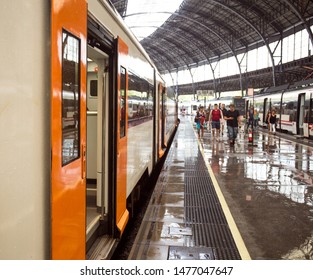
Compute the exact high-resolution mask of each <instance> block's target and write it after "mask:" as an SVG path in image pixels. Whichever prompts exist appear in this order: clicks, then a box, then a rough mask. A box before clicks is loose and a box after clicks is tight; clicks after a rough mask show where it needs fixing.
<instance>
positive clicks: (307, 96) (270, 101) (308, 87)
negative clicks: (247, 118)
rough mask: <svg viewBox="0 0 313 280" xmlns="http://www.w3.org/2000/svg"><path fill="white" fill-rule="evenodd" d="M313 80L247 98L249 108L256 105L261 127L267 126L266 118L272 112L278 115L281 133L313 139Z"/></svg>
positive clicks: (265, 91)
mask: <svg viewBox="0 0 313 280" xmlns="http://www.w3.org/2000/svg"><path fill="white" fill-rule="evenodd" d="M312 82H313V81H312V80H307V81H301V82H298V83H295V84H293V85H289V84H287V85H283V86H280V87H276V88H275V87H273V88H269V89H265V90H263V91H262V92H261V94H256V95H255V96H253V97H248V98H247V108H248V107H249V106H250V105H252V104H253V105H254V108H255V109H257V110H258V111H259V125H260V126H264V127H265V126H267V124H266V118H267V114H268V112H269V111H270V110H275V111H276V115H277V119H278V122H277V128H278V129H279V130H281V131H284V132H287V133H291V134H294V135H298V136H299V137H307V138H312V137H313V86H312Z"/></svg>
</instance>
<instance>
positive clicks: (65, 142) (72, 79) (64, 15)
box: [51, 0, 87, 259]
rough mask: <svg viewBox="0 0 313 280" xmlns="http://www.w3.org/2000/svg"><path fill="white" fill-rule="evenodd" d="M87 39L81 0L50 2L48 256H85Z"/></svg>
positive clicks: (63, 257) (84, 1)
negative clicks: (49, 204)
mask: <svg viewBox="0 0 313 280" xmlns="http://www.w3.org/2000/svg"><path fill="white" fill-rule="evenodd" d="M86 38H87V3H86V0H75V1H59V0H52V1H51V153H52V155H51V219H52V221H51V257H52V259H85V246H86V242H85V239H86V207H85V205H86V203H85V197H86V180H85V177H86V158H85V157H86V155H85V149H86V60H87V57H86Z"/></svg>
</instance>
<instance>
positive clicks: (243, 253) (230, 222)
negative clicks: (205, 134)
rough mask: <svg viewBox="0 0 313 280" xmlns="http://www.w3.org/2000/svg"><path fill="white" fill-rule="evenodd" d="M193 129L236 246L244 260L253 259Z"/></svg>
mask: <svg viewBox="0 0 313 280" xmlns="http://www.w3.org/2000/svg"><path fill="white" fill-rule="evenodd" d="M191 125H192V124H191ZM193 131H194V133H195V135H196V138H197V140H198V146H199V148H200V151H201V154H202V157H203V159H204V162H205V164H206V166H207V168H208V171H209V174H210V176H211V179H212V182H213V186H214V188H215V191H216V194H217V196H218V199H219V201H220V203H221V206H222V209H223V212H224V214H225V217H226V220H227V223H228V226H229V228H230V231H231V233H232V235H233V238H234V240H235V243H236V246H237V248H238V251H239V253H240V256H241V259H243V260H251V257H250V254H249V252H248V249H247V247H246V244H245V242H244V241H243V238H242V236H241V234H240V232H239V229H238V227H237V225H236V223H235V220H234V218H233V215H232V214H231V212H230V210H229V207H228V205H227V202H226V200H225V197H224V195H223V193H222V191H221V188H220V186H219V184H218V182H217V180H216V177H215V175H214V173H213V170H212V168H211V166H210V165H209V163H208V162H207V161H206V160H205V155H204V149H203V147H202V145H201V142H200V140H199V138H198V135H197V134H196V132H195V130H194V129H193Z"/></svg>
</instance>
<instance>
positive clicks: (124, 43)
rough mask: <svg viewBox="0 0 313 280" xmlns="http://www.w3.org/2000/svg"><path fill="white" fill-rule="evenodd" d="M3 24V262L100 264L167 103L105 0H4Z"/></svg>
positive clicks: (159, 138) (142, 177) (157, 136)
mask: <svg viewBox="0 0 313 280" xmlns="http://www.w3.org/2000/svg"><path fill="white" fill-rule="evenodd" d="M87 2H88V3H87ZM1 18H2V22H3V23H6V24H2V25H1V27H0V28H1V34H5V37H6V38H7V40H5V41H3V42H2V44H1V46H0V51H1V53H2V54H3V59H2V63H1V88H2V93H1V99H0V114H1V119H0V128H1V131H2V132H1V136H0V144H1V147H0V154H1V166H0V174H1V180H0V184H1V199H0V205H1V206H0V209H1V211H0V213H1V214H0V236H1V238H0V259H85V258H89V259H94V258H102V259H105V258H108V257H109V256H110V254H111V253H112V251H113V249H114V248H115V247H116V244H117V242H118V240H119V238H120V237H121V236H122V234H123V232H124V229H125V227H126V225H127V223H128V221H129V219H130V218H131V216H132V215H133V213H135V211H134V209H135V207H136V202H137V201H138V199H139V197H140V194H141V193H143V192H144V191H145V189H144V187H145V184H143V182H144V181H146V179H147V178H149V177H150V176H151V175H152V173H153V171H154V170H155V168H156V166H157V165H158V164H159V163H160V162H161V160H162V157H163V155H164V153H165V151H166V149H168V147H169V141H170V139H171V138H172V137H173V136H174V133H175V129H176V127H177V124H178V119H177V102H176V99H175V96H174V94H173V92H172V90H171V88H166V86H165V83H164V81H163V79H162V77H161V75H160V74H159V73H158V71H157V69H156V67H155V66H154V64H153V63H152V62H151V60H150V58H149V57H148V55H147V54H146V52H145V51H144V49H143V48H142V47H141V45H140V44H139V43H138V41H137V40H136V39H135V37H134V36H133V35H132V33H131V32H130V31H129V30H128V29H127V27H126V26H125V24H124V23H123V21H122V19H121V18H120V16H119V15H118V13H117V12H116V11H115V9H114V8H113V7H112V6H111V4H110V3H109V2H108V1H104V0H88V1H87V0H75V1H70V0H69V1H59V0H51V1H42V0H33V1H32V2H31V4H30V3H29V1H6V5H5V9H2V11H1ZM8 27H10V28H8ZM12 30H14V32H12ZM15 31H16V32H15ZM9 65H11V66H12V65H14V67H13V68H11V69H10V67H9Z"/></svg>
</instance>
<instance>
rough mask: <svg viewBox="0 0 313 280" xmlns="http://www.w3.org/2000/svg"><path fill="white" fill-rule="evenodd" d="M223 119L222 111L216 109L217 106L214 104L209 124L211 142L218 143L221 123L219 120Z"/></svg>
mask: <svg viewBox="0 0 313 280" xmlns="http://www.w3.org/2000/svg"><path fill="white" fill-rule="evenodd" d="M222 118H223V113H222V111H221V110H220V109H219V108H218V105H217V104H214V108H213V110H212V111H211V113H210V122H211V125H212V136H213V140H215V139H216V140H217V141H219V135H220V129H221V122H220V120H221V119H222Z"/></svg>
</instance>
